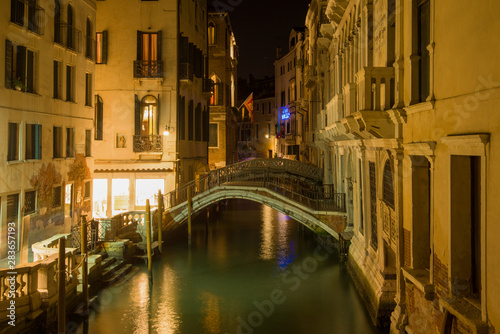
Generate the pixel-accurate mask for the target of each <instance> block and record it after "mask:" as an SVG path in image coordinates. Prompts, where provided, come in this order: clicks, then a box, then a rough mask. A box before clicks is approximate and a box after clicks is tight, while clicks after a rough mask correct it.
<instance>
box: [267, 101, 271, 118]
mask: <svg viewBox="0 0 500 334" xmlns="http://www.w3.org/2000/svg"><path fill="white" fill-rule="evenodd" d="M267 114H268V115H270V114H271V102H269V103H268V105H267Z"/></svg>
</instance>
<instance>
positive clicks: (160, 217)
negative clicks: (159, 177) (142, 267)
mask: <svg viewBox="0 0 500 334" xmlns="http://www.w3.org/2000/svg"><path fill="white" fill-rule="evenodd" d="M162 234H163V195H162V194H161V190H158V244H159V247H160V256H161V253H162V248H163V242H162V238H163V235H162Z"/></svg>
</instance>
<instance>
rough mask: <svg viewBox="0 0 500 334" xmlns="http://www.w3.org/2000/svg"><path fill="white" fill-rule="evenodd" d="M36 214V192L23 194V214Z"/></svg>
mask: <svg viewBox="0 0 500 334" xmlns="http://www.w3.org/2000/svg"><path fill="white" fill-rule="evenodd" d="M35 212H36V190H32V191H27V192H26V193H25V194H24V213H25V214H26V215H29V214H32V213H35Z"/></svg>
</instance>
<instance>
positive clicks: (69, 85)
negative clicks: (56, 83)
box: [66, 65, 75, 102]
mask: <svg viewBox="0 0 500 334" xmlns="http://www.w3.org/2000/svg"><path fill="white" fill-rule="evenodd" d="M74 72H75V71H74V67H73V66H70V65H67V66H66V101H68V102H75V95H74V89H75V83H74V80H75V73H74Z"/></svg>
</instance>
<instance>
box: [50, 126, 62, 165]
mask: <svg viewBox="0 0 500 334" xmlns="http://www.w3.org/2000/svg"><path fill="white" fill-rule="evenodd" d="M62 135H63V131H62V127H59V126H54V127H53V128H52V144H53V146H52V155H53V157H54V158H62V157H63V153H62V143H63V138H62Z"/></svg>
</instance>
